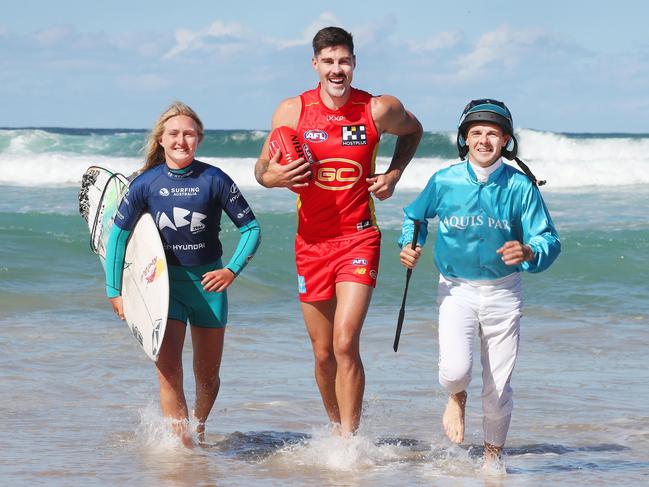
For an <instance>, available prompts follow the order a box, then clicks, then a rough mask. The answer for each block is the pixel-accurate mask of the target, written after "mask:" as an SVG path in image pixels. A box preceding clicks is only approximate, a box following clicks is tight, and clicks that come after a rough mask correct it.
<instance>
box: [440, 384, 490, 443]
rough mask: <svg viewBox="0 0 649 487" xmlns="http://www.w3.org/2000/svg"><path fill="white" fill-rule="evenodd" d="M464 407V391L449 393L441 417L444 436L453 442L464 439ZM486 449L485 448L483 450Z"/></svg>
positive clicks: (459, 441)
mask: <svg viewBox="0 0 649 487" xmlns="http://www.w3.org/2000/svg"><path fill="white" fill-rule="evenodd" d="M465 407H466V391H462V392H458V393H457V394H451V395H450V396H449V398H448V403H447V404H446V410H445V411H444V416H443V417H442V424H443V425H444V431H445V432H446V436H447V437H448V439H449V440H451V441H452V442H453V443H462V442H463V441H464V410H465ZM485 451H486V450H485Z"/></svg>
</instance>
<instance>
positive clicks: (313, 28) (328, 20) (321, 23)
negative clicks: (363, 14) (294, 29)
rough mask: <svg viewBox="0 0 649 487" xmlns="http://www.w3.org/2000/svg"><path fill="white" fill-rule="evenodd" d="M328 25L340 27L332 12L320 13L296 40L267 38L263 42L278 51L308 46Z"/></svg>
mask: <svg viewBox="0 0 649 487" xmlns="http://www.w3.org/2000/svg"><path fill="white" fill-rule="evenodd" d="M330 25H340V20H339V19H338V17H336V15H335V14H334V13H332V12H322V13H321V14H320V15H319V16H318V18H317V19H315V20H314V21H313V22H311V23H310V24H309V25H307V26H306V27H305V28H304V30H302V34H301V35H300V37H298V38H297V39H288V40H280V39H275V38H267V39H266V40H265V42H267V43H268V44H270V45H273V46H275V47H278V48H280V49H286V48H289V47H296V46H308V45H309V44H311V41H312V40H313V36H314V35H315V34H316V32H318V31H319V30H320V29H322V28H323V27H329V26H330Z"/></svg>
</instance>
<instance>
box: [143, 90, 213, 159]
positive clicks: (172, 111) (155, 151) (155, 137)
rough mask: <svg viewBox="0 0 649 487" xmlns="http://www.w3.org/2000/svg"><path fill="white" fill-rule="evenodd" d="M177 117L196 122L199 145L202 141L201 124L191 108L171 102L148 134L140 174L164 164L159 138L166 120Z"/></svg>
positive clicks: (162, 149)
mask: <svg viewBox="0 0 649 487" xmlns="http://www.w3.org/2000/svg"><path fill="white" fill-rule="evenodd" d="M178 115H185V116H186V117H189V118H191V119H192V120H194V122H196V128H197V129H198V142H199V143H200V142H201V141H202V140H203V122H201V119H200V118H198V115H197V114H196V112H195V111H194V110H192V109H191V107H189V106H188V105H185V104H184V103H182V102H180V101H175V102H173V103H172V104H171V105H169V108H167V109H166V110H165V111H164V112H163V113H162V115H160V117H158V121H157V122H156V123H155V125H154V126H153V128H152V129H151V132H150V133H149V137H148V139H147V143H146V147H145V154H146V157H145V162H144V166H143V167H142V169H140V172H144V171H146V170H147V169H151V168H152V167H153V166H157V165H159V164H163V163H164V162H165V153H164V148H163V147H162V146H161V145H160V137H162V134H163V133H164V129H165V123H167V120H169V119H170V118H173V117H177V116H178Z"/></svg>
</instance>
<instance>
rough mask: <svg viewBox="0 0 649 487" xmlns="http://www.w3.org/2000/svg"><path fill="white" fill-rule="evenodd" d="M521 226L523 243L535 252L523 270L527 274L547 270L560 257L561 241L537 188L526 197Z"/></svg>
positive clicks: (525, 263)
mask: <svg viewBox="0 0 649 487" xmlns="http://www.w3.org/2000/svg"><path fill="white" fill-rule="evenodd" d="M521 224H522V228H523V243H526V244H527V245H529V246H530V247H531V248H532V251H533V252H534V260H532V261H529V262H523V263H522V264H521V268H522V269H523V270H524V271H527V272H541V271H544V270H546V269H547V268H548V267H550V265H551V264H552V263H553V262H554V261H555V259H556V258H557V257H558V256H559V253H560V252H561V241H560V240H559V234H558V233H557V230H556V228H555V227H554V223H553V222H552V218H551V217H550V212H549V211H548V209H547V208H546V206H545V203H544V202H543V198H542V197H541V193H540V191H539V190H538V188H536V187H533V186H532V187H531V188H530V190H529V191H528V192H527V194H526V195H525V200H524V204H523V210H522V215H521Z"/></svg>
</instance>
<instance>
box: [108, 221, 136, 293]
mask: <svg viewBox="0 0 649 487" xmlns="http://www.w3.org/2000/svg"><path fill="white" fill-rule="evenodd" d="M130 235H131V231H130V230H122V229H121V228H119V227H118V226H117V225H113V226H112V228H111V229H110V233H109V234H108V241H107V242H106V259H105V261H104V269H105V271H106V295H107V296H108V297H109V298H116V297H117V296H120V295H121V294H122V270H123V269H124V256H125V255H126V242H127V241H128V237H129V236H130Z"/></svg>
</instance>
